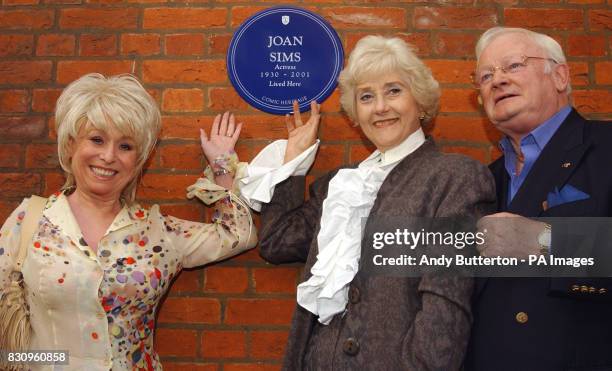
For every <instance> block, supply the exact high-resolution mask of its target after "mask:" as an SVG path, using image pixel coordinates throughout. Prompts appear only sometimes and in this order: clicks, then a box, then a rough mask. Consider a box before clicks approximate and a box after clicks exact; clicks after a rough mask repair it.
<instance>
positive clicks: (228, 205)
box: [0, 74, 256, 371]
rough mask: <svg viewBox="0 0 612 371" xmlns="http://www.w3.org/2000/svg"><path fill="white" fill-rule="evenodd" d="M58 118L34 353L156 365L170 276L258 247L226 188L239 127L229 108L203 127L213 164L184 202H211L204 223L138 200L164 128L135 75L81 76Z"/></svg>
mask: <svg viewBox="0 0 612 371" xmlns="http://www.w3.org/2000/svg"><path fill="white" fill-rule="evenodd" d="M55 122H56V126H57V136H58V147H59V160H60V163H61V166H62V168H63V169H64V171H65V174H66V177H67V181H66V184H65V185H64V187H63V189H62V191H60V192H57V193H55V194H54V195H52V196H51V197H50V198H49V199H48V201H47V202H46V205H45V207H44V210H43V213H42V216H41V219H40V225H39V227H38V229H37V230H36V231H35V233H34V238H33V241H32V243H30V244H29V246H28V251H27V256H26V259H25V262H24V265H23V270H22V273H23V276H24V282H25V291H26V295H27V297H26V299H27V303H28V305H29V308H30V320H31V325H32V340H31V344H30V348H31V349H34V350H37V351H45V350H61V351H68V352H69V359H68V364H67V366H58V367H61V369H62V370H105V371H108V370H109V369H112V370H160V369H161V364H160V362H159V359H158V356H157V354H156V352H155V351H154V349H153V338H154V329H155V317H156V311H157V308H158V304H159V302H160V300H161V298H162V297H163V295H164V294H165V293H166V292H167V290H168V287H169V286H170V283H171V281H172V279H173V278H174V277H176V275H178V274H179V272H180V271H181V269H182V268H183V267H194V266H199V265H203V264H207V263H210V262H213V261H216V260H220V259H224V258H227V257H229V256H232V255H235V254H237V253H239V252H241V251H244V250H245V249H248V248H250V247H253V246H254V245H255V243H256V233H255V230H254V228H253V226H252V221H251V217H250V213H249V210H248V208H247V207H243V206H242V204H243V202H242V201H240V200H239V199H238V198H237V197H236V196H235V194H234V193H232V192H231V191H230V190H229V189H231V188H232V184H233V181H234V175H235V173H236V171H237V167H238V158H237V156H236V153H235V152H234V145H235V143H236V141H237V140H238V136H239V134H240V128H241V124H238V125H236V124H235V122H234V117H233V116H230V115H229V114H228V113H226V114H224V115H223V117H221V116H217V117H216V118H215V120H214V123H213V126H212V131H211V135H210V138H209V137H208V136H207V135H206V133H205V132H204V131H203V130H201V132H200V137H201V142H202V148H203V150H204V154H205V156H206V159H207V160H208V163H209V164H210V165H211V166H210V167H209V168H207V169H206V171H205V173H204V177H203V178H201V179H199V180H198V181H197V183H196V184H194V185H193V186H191V187H189V189H188V191H189V193H188V197H190V198H192V197H198V198H199V199H201V200H202V201H203V202H205V203H207V204H211V203H215V207H216V210H215V211H216V212H215V215H214V217H213V221H212V223H210V224H205V223H199V222H191V221H187V220H181V219H178V218H175V217H172V216H167V215H164V214H162V213H161V211H160V209H159V206H157V205H155V206H152V207H151V208H149V209H146V208H144V207H141V206H140V205H139V204H138V203H136V202H135V195H136V188H137V186H138V182H139V180H140V178H141V175H142V168H143V165H144V164H145V162H146V160H147V158H148V157H149V155H150V154H151V152H152V150H153V148H154V146H155V143H156V140H157V136H158V134H159V131H160V128H161V119H160V113H159V109H158V107H157V104H156V103H155V101H154V100H153V98H152V97H151V96H150V95H149V94H148V93H147V91H146V90H145V89H144V88H143V87H142V85H141V84H140V83H139V82H138V80H137V79H136V78H135V77H133V76H131V75H120V76H113V77H109V78H105V77H104V76H102V75H100V74H88V75H85V76H83V77H81V78H80V79H78V80H76V81H75V82H73V83H71V84H70V85H68V87H66V89H65V90H64V91H63V92H62V94H61V96H60V98H59V100H58V102H57V108H56V116H55ZM215 183H216V184H215ZM27 205H28V199H25V200H24V201H23V202H22V203H21V205H19V207H18V208H17V209H16V210H15V211H14V212H13V213H12V214H11V216H10V217H9V218H8V219H7V220H6V222H5V223H4V225H3V226H2V230H1V232H0V290H4V289H5V288H6V287H7V285H8V283H9V274H10V272H11V271H12V269H13V263H14V259H15V255H16V253H17V250H18V248H19V240H20V231H21V222H22V220H23V218H24V214H25V211H26V210H27ZM0 294H2V291H0ZM32 367H33V368H34V369H38V368H37V367H36V365H32ZM39 368H40V369H47V368H50V369H52V368H53V366H40V367H39Z"/></svg>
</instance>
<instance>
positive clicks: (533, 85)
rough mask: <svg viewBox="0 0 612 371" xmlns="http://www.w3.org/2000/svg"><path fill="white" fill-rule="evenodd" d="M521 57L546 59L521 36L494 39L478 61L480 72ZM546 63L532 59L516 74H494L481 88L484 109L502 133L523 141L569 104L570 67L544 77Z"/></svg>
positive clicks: (556, 66)
mask: <svg viewBox="0 0 612 371" xmlns="http://www.w3.org/2000/svg"><path fill="white" fill-rule="evenodd" d="M521 56H529V57H543V58H546V57H547V55H546V53H545V52H544V50H542V48H540V47H539V46H538V45H537V44H536V43H535V42H534V41H533V40H531V39H530V38H528V37H527V36H525V35H523V34H519V33H509V34H505V35H501V36H498V37H497V38H495V39H494V40H493V41H492V42H491V43H490V44H489V45H488V46H487V47H486V48H485V49H484V50H483V51H482V54H481V55H480V59H479V60H478V69H490V68H494V67H497V66H499V65H505V64H507V63H508V61H510V60H517V59H518V60H520V59H521V58H520V57H521ZM546 63H549V62H548V61H546V60H543V59H535V58H534V59H529V60H528V61H527V65H526V67H525V68H523V69H521V70H520V71H519V72H517V73H504V72H502V71H501V70H497V71H495V73H494V74H493V77H492V79H491V81H490V82H489V83H487V84H486V85H484V86H482V87H481V88H480V94H481V97H482V101H483V105H484V109H485V111H486V113H487V116H488V117H489V119H490V120H491V122H492V123H493V124H494V125H495V126H497V128H498V129H499V130H500V131H502V132H503V133H505V134H507V135H509V136H511V137H513V138H521V137H523V136H525V135H527V134H528V133H529V132H531V131H532V130H533V129H535V128H536V127H537V126H538V125H540V124H542V123H543V122H544V121H546V120H547V119H549V118H550V117H551V116H552V115H554V114H555V113H556V112H557V111H559V110H560V109H561V108H562V107H563V106H565V105H567V104H568V98H567V94H566V93H565V89H566V88H567V83H568V76H567V66H566V65H561V64H553V65H552V66H551V70H552V71H551V72H550V73H545V70H546Z"/></svg>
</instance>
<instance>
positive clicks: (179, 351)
mask: <svg viewBox="0 0 612 371" xmlns="http://www.w3.org/2000/svg"><path fill="white" fill-rule="evenodd" d="M249 3H250V2H247V1H229V0H219V1H206V0H200V1H198V0H196V1H190V2H186V1H180V0H178V1H170V2H162V1H161V0H160V1H157V0H127V1H121V0H2V7H1V8H0V221H2V220H4V219H5V218H6V216H7V215H8V213H9V212H10V211H11V210H12V209H13V208H14V207H15V206H16V205H17V204H18V202H19V201H20V200H21V198H23V197H24V196H28V195H30V194H32V193H36V194H49V193H51V192H53V191H55V190H57V189H58V187H59V186H60V185H61V184H62V176H61V173H60V172H59V171H58V166H57V156H56V154H55V152H56V149H55V141H54V130H53V118H52V111H53V108H54V102H55V100H56V98H57V96H58V95H59V93H60V91H61V89H62V88H63V87H64V86H65V85H66V84H67V83H69V82H70V81H72V80H73V79H75V78H77V77H78V76H80V75H82V74H84V73H87V72H93V71H96V72H101V73H104V74H117V73H122V72H129V71H131V69H132V66H134V67H135V73H136V75H138V76H139V77H140V78H141V79H142V80H143V81H144V83H145V84H146V86H147V88H148V89H150V91H151V93H152V94H153V95H154V97H155V98H156V99H157V100H158V102H159V105H160V107H161V109H162V112H163V115H164V120H163V121H164V129H163V133H162V141H161V143H160V145H159V146H158V148H157V150H156V151H155V153H154V154H153V156H152V159H151V161H150V164H149V166H148V172H147V174H146V176H145V177H144V179H143V186H142V187H141V189H140V191H139V197H140V199H141V200H143V201H144V202H146V203H148V204H150V203H154V202H157V203H160V204H162V205H163V208H164V209H165V210H166V211H167V212H169V213H172V214H174V215H177V216H179V217H183V218H191V219H202V218H204V217H205V215H206V214H207V212H208V211H207V210H205V209H204V208H203V207H201V206H200V205H199V204H197V203H196V202H187V201H186V200H185V198H184V189H185V186H186V185H188V184H190V183H192V182H193V181H194V180H195V179H196V177H197V175H198V173H199V172H200V170H201V169H202V165H203V158H202V155H201V154H200V150H199V146H198V142H197V140H196V138H197V135H198V130H197V129H198V128H199V127H209V126H210V124H211V121H212V117H213V116H214V115H215V114H217V113H220V112H223V111H224V110H226V109H231V110H233V111H235V112H236V113H237V115H238V117H239V118H240V120H242V121H243V122H244V123H245V127H244V129H243V134H242V139H241V141H240V142H239V145H238V152H239V154H240V156H241V158H242V159H244V160H249V159H250V158H252V157H253V155H254V154H255V153H257V151H258V150H259V149H260V148H262V147H263V146H264V145H265V144H266V143H268V141H269V140H271V139H277V138H282V137H283V136H284V135H285V129H284V125H283V119H282V118H280V117H274V116H271V115H267V114H264V113H261V112H259V111H256V110H254V109H252V108H250V107H249V106H248V105H247V104H246V103H244V102H243V101H242V100H241V99H240V98H239V97H238V96H237V94H236V93H235V92H234V90H233V88H232V87H231V85H230V83H229V81H228V79H227V77H226V70H225V62H224V56H225V51H226V49H227V45H228V42H229V40H230V38H231V35H232V31H233V30H234V29H235V28H236V27H237V26H238V25H239V24H240V23H241V22H242V21H244V20H245V19H246V18H247V17H248V16H250V15H252V14H253V13H254V12H256V11H258V10H261V9H264V8H265V7H266V6H267V5H266V6H250V5H249ZM285 3H296V4H297V5H298V6H304V7H308V8H309V9H311V10H314V11H316V12H318V13H319V14H321V15H323V16H324V17H325V18H326V19H327V20H328V21H330V22H331V23H332V24H333V25H334V27H335V28H336V29H337V31H338V33H339V35H340V37H341V39H342V41H343V43H344V45H345V46H346V49H347V50H350V49H351V48H352V46H353V45H354V44H355V42H356V41H357V40H358V39H359V38H360V37H362V36H363V35H366V34H369V33H381V34H389V35H393V34H395V35H400V36H402V37H404V38H406V39H407V40H408V41H410V42H412V43H413V44H414V45H415V46H416V47H417V48H418V51H419V55H420V56H421V57H423V58H424V59H425V60H426V62H427V64H428V65H429V66H430V67H431V68H432V70H433V72H434V75H435V76H436V77H437V78H438V80H439V81H440V82H441V84H442V87H443V95H442V109H441V113H440V116H439V117H438V118H437V120H436V122H435V125H434V128H433V129H432V131H431V132H432V134H433V136H434V137H435V138H436V140H437V141H438V143H440V144H441V145H442V146H443V148H444V150H446V151H451V152H461V153H465V154H467V155H469V156H472V157H474V158H476V159H478V160H479V161H482V162H485V163H488V162H490V161H491V160H492V159H494V158H495V157H496V156H498V155H499V153H498V151H497V150H496V146H495V142H496V141H497V140H498V139H499V134H498V133H497V132H496V130H495V129H493V128H492V127H491V125H490V124H488V123H487V120H486V119H485V118H484V117H483V115H482V113H481V112H480V111H479V107H478V104H477V102H476V93H475V91H474V90H473V89H472V88H471V86H470V84H469V74H470V72H471V70H472V68H473V67H474V61H473V48H474V44H475V41H476V39H477V37H478V35H479V34H480V33H481V32H482V31H483V30H484V29H486V28H488V27H490V26H494V25H507V26H525V27H531V28H535V29H541V30H543V31H545V32H548V33H550V34H551V35H553V36H554V37H555V38H556V39H557V40H559V41H560V43H561V45H562V46H563V47H564V49H565V51H566V53H567V55H568V58H569V60H570V65H571V69H572V82H573V85H574V89H575V93H574V99H575V105H576V107H577V108H578V110H579V111H580V112H582V113H583V114H585V115H587V116H588V117H600V118H606V119H610V118H612V99H611V98H612V94H611V90H610V87H611V86H612V73H611V72H610V71H612V60H611V57H610V55H611V53H610V44H611V42H612V39H611V35H612V33H611V29H612V9H611V7H610V3H612V1H611V0H608V2H607V3H606V0H562V1H550V0H542V1H524V0H499V1H494V0H474V1H461V0H456V1H452V0H451V1H438V2H416V3H412V2H410V1H401V0H398V1H393V2H384V3H383V2H381V3H379V4H372V3H371V2H368V1H363V2H359V1H354V0H353V1H342V0H327V1H326V0H320V1H304V2H302V1H286V2H285ZM437 3H444V5H442V4H437ZM276 4H277V3H272V2H270V3H269V5H270V6H271V5H276ZM320 136H321V139H322V141H323V145H322V147H321V150H320V153H319V156H318V159H317V161H316V163H315V165H314V168H313V170H312V171H311V179H312V178H313V177H316V176H318V175H319V174H321V173H322V172H325V171H327V170H329V169H332V168H335V167H337V166H338V165H340V164H344V163H348V162H353V161H356V160H359V159H362V158H364V157H365V156H366V155H367V154H368V152H369V151H370V150H371V149H372V147H371V146H370V145H369V144H367V143H365V142H364V141H363V138H362V137H361V136H360V134H359V131H358V130H357V129H355V128H352V127H351V126H350V123H349V122H348V120H347V119H346V118H344V117H343V116H342V115H341V114H340V113H339V111H338V95H337V93H336V94H334V95H332V96H331V98H330V99H328V100H327V101H326V102H325V103H324V104H323V119H322V125H321V131H320ZM298 277H299V268H298V267H297V266H285V267H274V266H270V265H267V264H266V263H264V262H263V261H262V260H261V259H260V258H259V257H258V255H257V252H256V251H251V252H248V253H246V254H243V255H242V256H239V257H237V258H236V259H232V260H230V261H228V262H224V263H222V264H218V265H214V266H211V267H208V268H207V269H205V270H194V271H190V272H184V273H183V274H182V275H181V276H180V278H179V279H178V281H177V282H176V283H175V284H174V286H173V288H172V291H171V293H170V295H169V297H168V299H167V300H166V302H165V304H164V305H163V308H162V310H161V314H160V316H159V325H158V333H157V349H158V350H159V352H160V353H161V355H162V357H163V358H164V360H165V365H166V368H167V369H170V370H178V369H197V370H224V371H230V370H277V369H278V368H279V362H280V359H281V355H282V353H283V348H284V343H285V340H286V337H287V330H288V324H289V321H290V317H291V312H292V309H293V306H294V302H295V300H294V293H295V286H296V283H297V282H298Z"/></svg>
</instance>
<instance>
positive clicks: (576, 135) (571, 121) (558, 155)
mask: <svg viewBox="0 0 612 371" xmlns="http://www.w3.org/2000/svg"><path fill="white" fill-rule="evenodd" d="M586 124H587V123H586V121H585V120H584V119H583V118H582V117H580V115H579V114H578V113H577V112H576V111H575V110H572V112H571V113H570V114H569V116H568V117H567V118H566V119H565V121H564V122H563V123H562V124H561V126H560V127H559V129H558V130H557V132H556V133H555V134H554V135H553V137H552V138H551V139H550V141H549V142H548V144H547V145H546V146H545V147H544V149H543V150H542V153H540V156H539V157H538V159H537V160H536V162H535V164H534V165H533V167H532V168H531V170H530V171H529V174H528V175H527V178H526V179H525V181H524V182H523V184H522V185H521V188H520V189H519V190H518V192H517V193H516V196H515V197H514V199H513V200H512V202H511V203H510V205H509V207H508V211H509V212H511V213H515V214H520V215H523V216H528V217H534V216H539V215H540V214H541V213H542V212H543V211H544V207H543V202H544V201H545V200H546V197H547V195H548V193H549V192H551V191H552V190H553V189H554V188H555V187H559V189H560V188H561V187H562V186H563V185H564V184H565V182H566V181H567V179H568V178H569V176H570V175H571V174H572V173H573V172H574V170H575V169H576V167H577V166H578V164H579V162H580V161H581V159H582V156H583V155H584V153H585V152H586V150H587V149H588V147H589V146H590V143H587V142H585V141H584V130H585V125H586ZM506 183H507V181H506Z"/></svg>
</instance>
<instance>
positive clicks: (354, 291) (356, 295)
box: [348, 286, 361, 304]
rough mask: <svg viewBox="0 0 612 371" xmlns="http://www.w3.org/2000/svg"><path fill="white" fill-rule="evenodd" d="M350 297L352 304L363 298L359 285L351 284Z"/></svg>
mask: <svg viewBox="0 0 612 371" xmlns="http://www.w3.org/2000/svg"><path fill="white" fill-rule="evenodd" d="M348 297H349V301H350V302H351V303H352V304H357V303H359V301H360V300H361V293H360V292H359V289H358V288H357V287H354V286H351V287H350V288H349V292H348Z"/></svg>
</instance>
